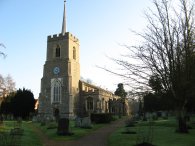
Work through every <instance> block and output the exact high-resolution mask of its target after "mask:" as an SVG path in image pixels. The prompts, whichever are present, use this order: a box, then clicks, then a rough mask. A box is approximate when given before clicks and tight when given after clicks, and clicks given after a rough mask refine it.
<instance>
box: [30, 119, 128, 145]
mask: <svg viewBox="0 0 195 146" xmlns="http://www.w3.org/2000/svg"><path fill="white" fill-rule="evenodd" d="M124 121H125V118H124V119H120V120H117V121H114V122H112V123H111V124H109V125H107V126H105V127H102V128H100V129H98V130H96V131H94V132H92V133H91V134H89V135H87V136H84V137H82V138H80V139H78V140H74V141H56V140H52V139H49V138H48V137H47V136H46V135H45V134H44V133H43V132H42V131H41V130H39V129H37V128H36V129H34V131H35V132H36V133H37V135H38V136H39V137H40V139H41V142H42V144H43V146H107V140H108V137H109V136H110V134H112V132H114V131H115V130H116V129H117V128H119V127H122V126H123V125H124Z"/></svg>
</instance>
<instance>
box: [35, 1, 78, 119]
mask: <svg viewBox="0 0 195 146" xmlns="http://www.w3.org/2000/svg"><path fill="white" fill-rule="evenodd" d="M79 52H80V50H79V40H78V39H77V38H76V37H75V36H73V35H72V34H71V33H69V32H66V11H65V2H64V14H63V24H62V32H61V33H60V34H59V35H53V36H48V38H47V58H46V62H45V64H44V69H43V77H42V79H41V92H40V94H39V108H38V113H39V115H40V116H46V117H53V116H60V117H61V118H71V117H73V116H74V115H75V114H76V112H77V110H78V109H77V108H76V107H78V106H77V101H78V98H79V80H80V63H79V55H80V53H79Z"/></svg>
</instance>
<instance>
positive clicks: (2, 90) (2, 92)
mask: <svg viewBox="0 0 195 146" xmlns="http://www.w3.org/2000/svg"><path fill="white" fill-rule="evenodd" d="M15 91H16V88H15V82H14V81H13V79H12V77H11V76H10V75H8V76H7V77H5V78H4V77H3V76H2V75H1V74H0V96H2V97H5V96H7V95H9V94H10V93H12V92H15Z"/></svg>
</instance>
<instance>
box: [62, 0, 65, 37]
mask: <svg viewBox="0 0 195 146" xmlns="http://www.w3.org/2000/svg"><path fill="white" fill-rule="evenodd" d="M65 33H66V0H65V1H64V14H63V23H62V35H64V34H65Z"/></svg>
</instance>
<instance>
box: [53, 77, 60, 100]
mask: <svg viewBox="0 0 195 146" xmlns="http://www.w3.org/2000/svg"><path fill="white" fill-rule="evenodd" d="M61 86H62V85H61V79H51V102H52V103H59V102H61V90H62V89H61Z"/></svg>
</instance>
